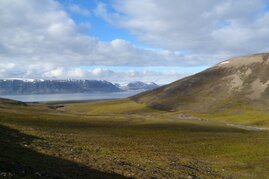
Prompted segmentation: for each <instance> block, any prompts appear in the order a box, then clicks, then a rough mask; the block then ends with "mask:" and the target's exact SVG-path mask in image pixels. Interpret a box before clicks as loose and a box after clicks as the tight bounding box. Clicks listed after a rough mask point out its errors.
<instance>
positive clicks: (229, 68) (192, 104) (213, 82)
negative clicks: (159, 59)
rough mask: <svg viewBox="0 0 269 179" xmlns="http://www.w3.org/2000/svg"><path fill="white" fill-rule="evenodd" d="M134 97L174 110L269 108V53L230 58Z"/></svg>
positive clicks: (201, 110)
mask: <svg viewBox="0 0 269 179" xmlns="http://www.w3.org/2000/svg"><path fill="white" fill-rule="evenodd" d="M132 99H134V100H135V101H137V102H140V103H144V104H147V105H149V106H151V107H154V108H158V109H164V110H172V111H178V110H183V111H198V112H214V111H221V110H224V109H227V108H229V109H231V108H240V107H246V106H255V107H258V108H259V109H265V111H268V110H269V53H260V54H254V55H250V56H243V57H236V58H232V59H229V60H227V61H224V62H222V63H219V64H217V65H215V66H213V67H211V68H209V69H207V70H205V71H202V72H200V73H197V74H195V75H192V76H189V77H186V78H184V79H181V80H178V81H176V82H173V83H171V84H168V85H165V86H162V87H159V88H157V89H154V90H152V91H148V92H143V93H141V94H138V95H136V96H133V97H132Z"/></svg>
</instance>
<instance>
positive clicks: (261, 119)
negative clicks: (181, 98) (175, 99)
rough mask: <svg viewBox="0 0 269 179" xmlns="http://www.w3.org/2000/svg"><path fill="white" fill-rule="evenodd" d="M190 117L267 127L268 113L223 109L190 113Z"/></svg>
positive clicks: (268, 122) (252, 110) (248, 109)
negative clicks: (220, 110) (214, 111)
mask: <svg viewBox="0 0 269 179" xmlns="http://www.w3.org/2000/svg"><path fill="white" fill-rule="evenodd" d="M192 115H195V116H198V117H201V118H206V119H212V120H218V121H225V122H227V123H235V124H243V125H250V126H258V127H269V113H268V111H266V110H261V109H259V108H258V107H256V108H254V107H249V106H244V107H241V108H234V109H233V108H230V109H225V110H224V111H222V112H217V113H200V114H199V113H192Z"/></svg>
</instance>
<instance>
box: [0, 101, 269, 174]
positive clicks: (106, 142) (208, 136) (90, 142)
mask: <svg viewBox="0 0 269 179" xmlns="http://www.w3.org/2000/svg"><path fill="white" fill-rule="evenodd" d="M177 115H178V114H177V113H174V112H164V111H158V110H154V109H151V108H148V107H146V106H145V105H142V104H137V103H135V102H133V101H131V100H129V99H123V100H110V101H98V102H89V103H73V104H65V107H64V108H63V109H61V111H59V110H52V109H49V108H47V107H46V106H45V105H39V106H15V105H10V106H8V107H5V105H2V107H1V106H0V124H1V125H2V126H3V127H2V128H0V132H1V131H4V132H5V133H7V134H9V135H8V136H13V135H12V132H10V130H15V131H17V132H16V133H19V134H20V135H26V136H31V140H29V141H28V142H27V146H24V141H21V142H12V140H10V141H9V143H10V145H11V144H12V145H13V144H14V143H16V145H17V146H19V147H18V148H14V150H15V151H14V152H13V153H12V154H9V155H10V156H13V157H12V160H14V161H19V163H20V164H21V165H23V166H27V167H29V166H31V165H32V166H37V167H36V168H34V169H35V170H37V171H39V169H40V167H38V166H42V167H41V168H43V169H44V173H49V172H46V171H52V174H54V173H53V171H55V170H58V171H59V172H58V173H59V175H61V174H62V175H69V176H71V177H72V176H74V174H77V175H79V172H78V173H76V172H75V171H80V170H76V169H78V168H79V167H78V166H80V165H82V166H83V167H84V168H83V169H82V170H81V173H84V176H86V175H87V174H88V176H90V174H91V173H92V176H96V175H93V174H96V173H95V172H97V174H98V175H105V177H111V175H110V173H117V174H120V175H121V176H127V177H135V178H150V177H157V178H180V177H181V178H188V177H190V176H191V177H193V178H195V177H198V178H223V177H227V178H230V177H231V178H268V177H269V176H268V171H269V166H268V162H269V142H268V141H269V132H266V131H260V132H257V131H247V130H243V129H239V128H234V127H229V126H226V125H224V124H223V123H222V122H219V121H221V120H222V119H227V118H226V116H225V117H223V116H221V115H220V114H219V115H216V116H213V117H212V115H211V116H210V115H209V116H206V114H200V115H202V116H203V117H209V118H212V120H208V121H206V120H202V121H199V120H191V119H190V120H187V119H178V118H177V117H176V116H177ZM253 115H254V114H253ZM238 116H239V115H238ZM218 117H219V118H218ZM221 117H223V118H221ZM215 119H219V120H215ZM265 120H266V119H265ZM239 122H240V121H239ZM13 133H14V132H13ZM6 136H7V135H6ZM6 138H11V137H2V138H0V139H1V140H2V141H3V140H4V139H6ZM20 138H28V137H20ZM11 148H12V147H11ZM22 149H23V150H27V152H26V153H23V154H22V155H20V156H18V155H15V153H16V152H17V150H22ZM3 152H6V151H3V149H2V150H1V153H2V156H0V157H2V158H4V157H3V156H4V155H3V154H4V153H3ZM0 159H1V158H0ZM4 159H5V158H4ZM53 161H57V162H56V164H54V165H53V164H52V163H53ZM36 163H38V165H35V164H36ZM46 163H47V164H46ZM63 163H67V164H68V163H69V164H70V165H72V167H71V168H72V172H71V173H69V172H68V169H67V168H66V167H60V168H59V166H61V165H62V164H63ZM52 166H53V168H54V170H52V169H51V168H52ZM0 167H1V165H0ZM87 168H88V169H89V170H90V171H88V170H86V169H87ZM0 169H1V168H0ZM49 174H50V173H49ZM52 174H51V175H52Z"/></svg>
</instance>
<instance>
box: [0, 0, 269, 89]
mask: <svg viewBox="0 0 269 179" xmlns="http://www.w3.org/2000/svg"><path fill="white" fill-rule="evenodd" d="M194 4H195V5H194ZM0 13H1V16H0V24H1V26H0V52H1V53H0V59H1V60H0V78H18V77H20V78H45V79H47V78H48V79H50V78H53V79H55V78H57V79H64V78H75V79H77V78H79V79H81V78H83V79H99V80H108V81H112V82H119V83H126V82H130V81H145V82H151V81H156V79H157V82H158V83H161V84H164V83H170V82H172V81H175V80H178V79H180V78H182V77H184V76H187V75H190V74H193V73H196V72H199V71H202V70H204V69H206V68H208V67H210V66H212V65H214V64H216V63H219V62H221V61H223V60H226V59H228V58H230V57H234V56H240V55H247V54H252V53H259V52H266V51H269V47H268V41H269V1H268V0H255V1H253V0H237V1H234V0H219V1H215V0H203V1H196V0H188V1H186V0H166V1H163V0H44V1H36V0H24V1H17V0H2V1H0Z"/></svg>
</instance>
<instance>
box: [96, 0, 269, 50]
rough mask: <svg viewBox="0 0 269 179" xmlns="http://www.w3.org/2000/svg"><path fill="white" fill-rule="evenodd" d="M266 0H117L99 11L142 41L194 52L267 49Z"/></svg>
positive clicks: (101, 15) (99, 7)
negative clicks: (109, 9)
mask: <svg viewBox="0 0 269 179" xmlns="http://www.w3.org/2000/svg"><path fill="white" fill-rule="evenodd" d="M266 2H267V3H268V1H266V0H255V1H252V0H237V1H234V0H219V1H215V0H203V1H197V0H166V1H163V0H136V1H133V0H125V1H121V0H115V3H114V4H113V5H112V6H111V8H114V10H115V12H111V11H108V10H107V9H108V8H107V6H108V5H106V4H104V3H99V5H98V6H97V8H96V10H95V14H96V15H97V16H100V17H102V18H103V19H105V20H106V21H108V22H109V23H111V24H113V25H116V26H119V27H123V28H126V29H128V30H129V31H130V32H131V33H132V34H134V35H135V36H137V37H138V38H139V39H140V40H142V41H144V42H146V43H148V44H150V45H153V46H154V47H159V48H163V49H169V50H172V51H173V50H187V51H188V52H189V53H191V54H192V55H195V54H196V55H200V54H204V55H205V54H213V55H223V54H227V55H238V54H246V53H253V52H259V51H266V50H269V48H268V45H267V44H268V40H269V26H268V23H269V19H268V13H266V11H265V10H264V9H265V5H266Z"/></svg>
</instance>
